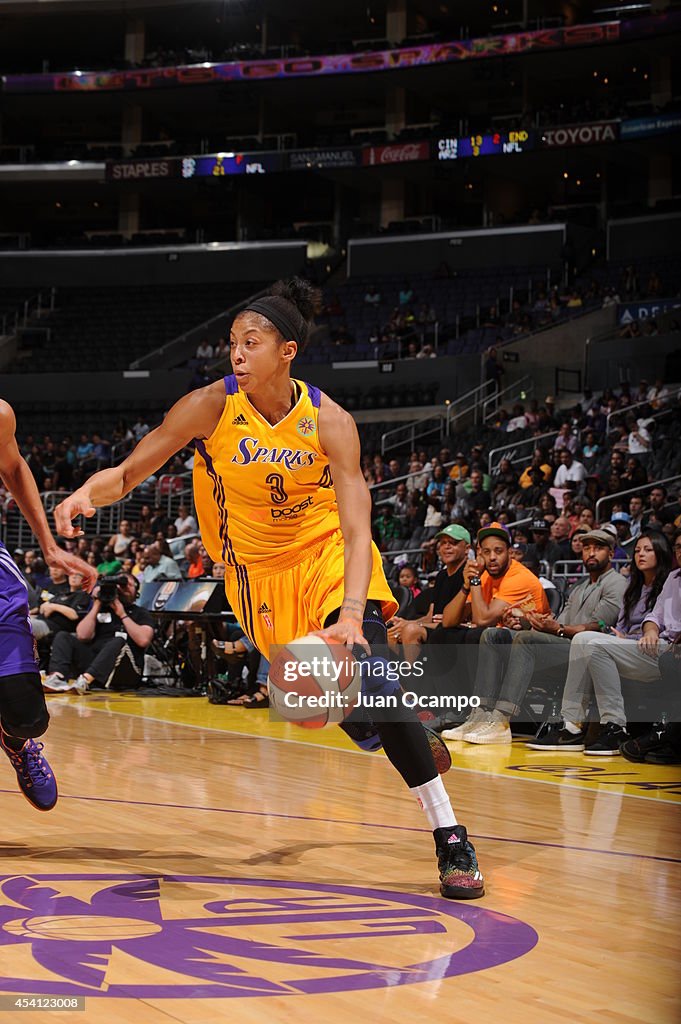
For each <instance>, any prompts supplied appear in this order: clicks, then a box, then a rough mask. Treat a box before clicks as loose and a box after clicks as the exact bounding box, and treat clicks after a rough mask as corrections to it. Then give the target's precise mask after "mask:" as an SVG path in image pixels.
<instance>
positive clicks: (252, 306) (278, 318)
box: [243, 295, 305, 345]
mask: <svg viewBox="0 0 681 1024" xmlns="http://www.w3.org/2000/svg"><path fill="white" fill-rule="evenodd" d="M287 307H288V309H287ZM289 310H290V313H289ZM243 312H244V313H260V315H261V316H264V317H266V318H267V319H268V320H269V321H270V323H271V324H273V325H274V326H275V327H276V328H277V330H278V331H279V333H280V334H281V335H282V336H283V338H284V339H285V340H286V341H291V340H292V341H295V342H297V343H298V344H299V345H302V344H303V342H304V341H305V337H304V327H305V321H304V319H303V317H302V315H301V313H300V311H299V310H298V309H296V307H295V306H294V305H293V303H292V302H289V300H288V299H285V298H284V297H283V296H282V295H271V296H270V295H265V296H263V298H261V299H255V300H254V301H253V302H251V303H249V305H248V306H246V309H244V310H243ZM296 321H297V322H296Z"/></svg>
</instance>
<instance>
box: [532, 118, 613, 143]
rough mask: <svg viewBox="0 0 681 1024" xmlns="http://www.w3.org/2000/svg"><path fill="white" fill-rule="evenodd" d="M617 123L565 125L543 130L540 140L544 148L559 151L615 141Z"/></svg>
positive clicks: (600, 122)
mask: <svg viewBox="0 0 681 1024" xmlns="http://www.w3.org/2000/svg"><path fill="white" fill-rule="evenodd" d="M618 130H619V121H596V122H595V123H594V124H565V125H561V127H560V128H544V129H543V130H542V133H541V140H542V143H543V145H544V146H549V147H550V148H552V149H559V148H561V147H562V146H593V145H594V144H596V143H599V142H614V141H615V140H616V139H617V135H618Z"/></svg>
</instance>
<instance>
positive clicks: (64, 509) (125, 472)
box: [54, 380, 225, 537]
mask: <svg viewBox="0 0 681 1024" xmlns="http://www.w3.org/2000/svg"><path fill="white" fill-rule="evenodd" d="M224 403H225V390H224V385H223V383H222V381H221V380H220V381H216V382H215V384H209V385H208V387H205V388H200V389H199V390H198V391H192V392H190V394H188V395H185V396H184V397H183V398H181V399H180V400H179V401H178V402H176V403H175V405H174V406H173V407H172V409H171V410H170V412H169V413H168V415H167V416H166V418H165V419H164V421H163V423H161V425H160V426H158V427H156V429H155V430H151V431H150V432H149V433H148V434H146V435H145V436H144V437H143V438H142V440H141V441H140V442H139V444H138V445H137V446H136V447H135V448H133V450H132V452H131V453H130V455H128V457H127V459H125V460H124V461H123V462H121V464H120V466H112V467H111V468H110V469H102V470H100V471H99V472H98V473H95V474H94V475H93V476H91V477H90V479H89V480H87V481H86V482H85V483H84V484H83V486H82V487H79V488H78V490H77V491H74V493H73V494H72V495H70V496H69V497H68V498H66V499H65V500H64V501H62V503H61V504H60V505H58V506H57V508H56V509H55V511H54V518H55V522H56V524H57V532H58V533H59V534H61V536H62V537H79V536H81V534H82V531H81V530H78V528H77V527H75V526H74V525H73V523H72V520H73V519H74V518H75V517H76V516H79V515H84V516H86V517H87V518H89V517H91V516H93V515H94V514H95V510H96V509H98V508H102V507H103V506H105V505H111V504H113V503H114V502H115V501H120V500H121V498H124V497H125V496H126V494H129V493H130V491H132V490H134V488H135V487H137V485H138V484H141V483H142V481H143V480H146V479H147V477H149V476H151V474H152V473H155V472H156V470H157V469H159V468H160V467H161V466H163V465H164V464H165V463H166V462H167V461H168V459H169V458H170V457H171V456H172V455H174V454H175V453H176V452H177V451H179V450H180V448H184V447H185V445H187V444H189V442H190V441H191V440H192V439H193V438H195V437H199V438H205V437H209V436H210V435H211V434H212V433H213V431H214V430H215V427H216V426H217V423H218V420H219V419H220V416H221V414H222V410H223V408H224Z"/></svg>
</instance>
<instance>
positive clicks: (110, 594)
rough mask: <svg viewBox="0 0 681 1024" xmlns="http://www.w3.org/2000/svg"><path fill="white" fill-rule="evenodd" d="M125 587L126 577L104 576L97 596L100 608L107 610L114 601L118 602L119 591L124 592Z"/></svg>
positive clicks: (126, 583)
mask: <svg viewBox="0 0 681 1024" xmlns="http://www.w3.org/2000/svg"><path fill="white" fill-rule="evenodd" d="M127 585H128V577H127V576H105V577H104V578H103V579H102V582H101V583H100V584H99V593H98V594H97V597H98V598H99V603H100V604H101V606H102V608H108V607H110V605H112V604H113V603H114V601H116V600H117V599H118V600H120V598H121V591H124V590H125V589H126V587H127Z"/></svg>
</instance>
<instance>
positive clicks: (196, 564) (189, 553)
mask: <svg viewBox="0 0 681 1024" xmlns="http://www.w3.org/2000/svg"><path fill="white" fill-rule="evenodd" d="M184 557H185V559H186V562H187V567H186V569H185V574H186V576H187V579H190V580H195V579H199V577H201V576H203V562H202V561H201V545H200V544H199V543H198V541H192V542H191V543H189V544H185V548H184Z"/></svg>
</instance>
